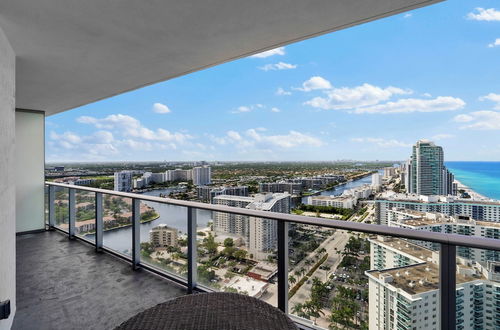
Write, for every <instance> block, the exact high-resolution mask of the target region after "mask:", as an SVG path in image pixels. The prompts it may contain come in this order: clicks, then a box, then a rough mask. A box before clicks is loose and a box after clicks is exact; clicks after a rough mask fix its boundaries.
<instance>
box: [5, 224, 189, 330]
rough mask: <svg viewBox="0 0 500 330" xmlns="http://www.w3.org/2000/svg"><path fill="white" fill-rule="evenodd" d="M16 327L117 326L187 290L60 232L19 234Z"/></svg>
mask: <svg viewBox="0 0 500 330" xmlns="http://www.w3.org/2000/svg"><path fill="white" fill-rule="evenodd" d="M17 256H18V257H17V265H16V267H17V270H18V271H17V294H18V305H17V313H16V317H15V318H14V324H13V329H33V326H34V325H36V326H37V328H38V329H113V328H114V327H116V326H117V325H119V324H120V323H122V322H124V321H126V320H127V319H128V318H130V316H132V315H135V314H137V313H139V312H141V311H143V310H145V309H147V308H150V307H153V306H155V305H156V304H159V303H161V302H164V301H165V300H168V299H171V298H174V297H178V296H181V295H184V294H185V293H186V290H185V288H183V287H182V286H181V285H179V284H177V283H175V282H172V281H167V280H164V279H161V278H159V277H158V276H155V275H154V274H152V273H150V272H146V271H134V270H132V268H131V267H130V266H129V265H127V264H126V263H124V262H122V261H121V260H120V259H118V258H116V257H114V256H113V255H111V254H107V253H95V252H94V251H93V250H92V248H91V247H90V246H89V245H88V244H86V243H84V242H81V241H79V240H68V238H67V236H66V235H63V234H62V233H60V232H58V231H47V232H44V233H38V234H30V235H23V236H19V237H18V238H17Z"/></svg>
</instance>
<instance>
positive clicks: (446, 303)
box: [439, 244, 457, 330]
mask: <svg viewBox="0 0 500 330" xmlns="http://www.w3.org/2000/svg"><path fill="white" fill-rule="evenodd" d="M456 273H457V261H456V246H455V245H450V244H441V250H440V252H439V297H440V309H441V329H442V330H448V329H455V326H456V306H457V305H456V294H457V288H456Z"/></svg>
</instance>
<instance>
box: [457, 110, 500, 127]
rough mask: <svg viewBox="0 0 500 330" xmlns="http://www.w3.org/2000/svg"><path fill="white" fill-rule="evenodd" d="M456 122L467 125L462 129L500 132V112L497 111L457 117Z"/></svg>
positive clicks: (478, 112) (477, 112) (485, 111)
mask: <svg viewBox="0 0 500 330" xmlns="http://www.w3.org/2000/svg"><path fill="white" fill-rule="evenodd" d="M454 120H455V121H456V122H459V123H467V124H466V125H463V126H461V127H460V129H473V130H500V112H496V111H487V110H484V111H475V112H471V113H469V114H466V115H458V116H455V118H454Z"/></svg>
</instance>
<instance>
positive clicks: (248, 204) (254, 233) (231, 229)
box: [212, 193, 290, 259]
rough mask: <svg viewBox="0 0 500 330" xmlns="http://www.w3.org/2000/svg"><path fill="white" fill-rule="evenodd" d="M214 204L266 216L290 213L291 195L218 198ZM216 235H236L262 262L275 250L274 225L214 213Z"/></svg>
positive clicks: (242, 217)
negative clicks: (262, 213) (270, 213)
mask: <svg viewBox="0 0 500 330" xmlns="http://www.w3.org/2000/svg"><path fill="white" fill-rule="evenodd" d="M212 203H213V204H218V205H226V206H233V207H242V208H248V209H253V210H262V211H269V212H280V213H290V194H288V193H277V194H271V193H268V194H257V195H255V196H254V197H243V196H227V195H220V196H216V197H214V199H213V201H212ZM214 230H215V231H216V232H221V233H228V234H234V235H239V236H241V237H243V238H244V239H245V240H246V242H247V247H248V252H249V253H250V254H252V255H253V257H254V258H256V259H265V258H266V257H267V256H268V255H269V253H270V252H272V250H274V249H276V241H277V237H278V236H277V223H276V221H273V220H269V219H263V218H255V217H248V216H242V215H237V214H228V213H223V212H214Z"/></svg>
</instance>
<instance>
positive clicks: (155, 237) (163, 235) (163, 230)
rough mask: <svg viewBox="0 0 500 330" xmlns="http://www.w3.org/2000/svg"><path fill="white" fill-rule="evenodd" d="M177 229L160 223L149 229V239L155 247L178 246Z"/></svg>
mask: <svg viewBox="0 0 500 330" xmlns="http://www.w3.org/2000/svg"><path fill="white" fill-rule="evenodd" d="M177 236H178V233H177V229H175V228H171V227H169V226H167V225H165V224H160V225H158V226H156V227H154V228H153V229H151V230H150V231H149V241H150V243H151V244H152V245H153V246H154V247H160V248H164V247H168V246H174V247H175V246H177Z"/></svg>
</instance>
